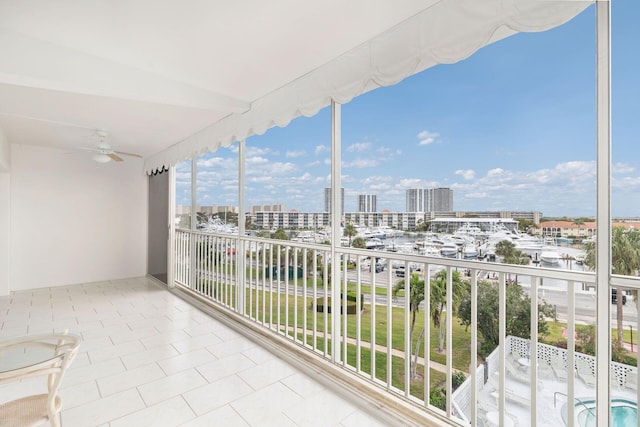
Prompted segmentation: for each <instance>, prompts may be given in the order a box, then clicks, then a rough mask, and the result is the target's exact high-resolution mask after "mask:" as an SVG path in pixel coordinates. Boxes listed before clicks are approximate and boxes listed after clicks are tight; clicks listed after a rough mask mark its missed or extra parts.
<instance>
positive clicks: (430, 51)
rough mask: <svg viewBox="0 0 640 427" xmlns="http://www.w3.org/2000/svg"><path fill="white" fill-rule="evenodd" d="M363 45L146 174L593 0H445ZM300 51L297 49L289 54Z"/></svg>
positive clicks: (544, 25)
mask: <svg viewBox="0 0 640 427" xmlns="http://www.w3.org/2000/svg"><path fill="white" fill-rule="evenodd" d="M429 3H431V4H430V5H429V7H427V8H426V9H424V10H423V11H421V12H420V13H418V14H416V15H415V16H413V17H411V18H409V19H407V20H406V21H404V22H402V23H401V24H399V25H397V26H395V27H394V28H392V29H391V30H388V31H386V32H384V33H382V34H380V35H378V36H376V37H374V38H372V39H370V40H369V41H367V42H365V43H363V44H361V45H360V46H358V47H356V48H354V49H352V50H350V51H348V52H346V53H344V54H343V55H341V56H339V57H336V58H335V59H333V60H331V61H329V62H328V63H326V64H325V65H323V66H321V67H319V68H317V69H315V70H313V71H312V72H309V73H307V74H306V75H304V76H301V77H299V78H298V79H296V80H294V81H291V82H290V83H288V84H286V85H284V86H282V87H281V88H279V89H277V90H275V91H273V92H271V93H269V94H268V95H266V96H264V97H262V98H260V99H258V100H255V101H254V102H252V103H251V108H250V109H249V110H248V111H246V112H244V113H233V114H230V115H228V116H226V117H225V118H223V119H221V120H220V121H218V122H217V123H214V124H212V125H210V126H208V127H207V128H205V129H203V130H202V131H200V132H198V133H196V134H194V135H191V136H190V137H188V138H186V139H184V140H183V141H180V142H178V143H177V144H175V145H173V146H171V147H169V148H168V149H166V150H164V151H162V152H159V153H157V154H155V155H152V156H151V157H149V158H148V159H147V160H146V162H145V169H146V171H147V172H151V171H154V170H156V169H158V168H162V167H163V166H164V167H168V166H170V165H173V164H175V163H177V162H179V161H182V160H184V159H187V158H191V157H192V156H194V155H198V154H201V153H203V152H205V151H215V150H216V149H217V148H219V147H224V146H228V145H229V144H231V143H233V142H234V141H239V140H243V139H246V138H247V137H249V136H251V135H260V134H263V133H264V132H266V131H267V130H268V129H269V128H271V127H273V126H286V125H287V124H288V123H289V122H290V121H291V120H292V119H294V118H296V117H298V116H300V115H304V116H312V115H314V114H316V113H317V112H318V111H319V110H320V109H321V108H323V107H325V106H327V105H329V103H330V101H331V99H333V100H335V101H336V102H339V103H347V102H349V101H350V100H351V99H353V98H354V97H355V96H358V95H360V94H362V93H365V92H367V91H370V90H372V89H375V88H377V87H381V86H389V85H393V84H395V83H398V82H399V81H401V80H402V79H404V78H406V77H408V76H411V75H413V74H416V73H419V72H420V71H423V70H425V69H427V68H429V67H432V66H434V65H437V64H443V63H453V62H456V61H460V60H462V59H464V58H467V57H468V56H470V55H471V54H473V53H474V52H475V51H477V50H478V49H480V48H481V47H483V46H486V45H488V44H491V43H493V42H496V41H498V40H501V39H503V38H505V37H508V36H510V35H513V34H515V33H518V32H533V31H544V30H547V29H550V28H553V27H556V26H559V25H561V24H563V23H565V22H566V21H568V20H570V19H571V18H573V17H574V16H576V15H577V14H579V13H580V12H582V11H583V10H584V9H585V8H586V7H588V6H589V5H590V4H591V3H592V1H583V0H579V1H555V0H440V1H436V2H433V1H432V2H429ZM291 54H292V55H295V52H292V53H291Z"/></svg>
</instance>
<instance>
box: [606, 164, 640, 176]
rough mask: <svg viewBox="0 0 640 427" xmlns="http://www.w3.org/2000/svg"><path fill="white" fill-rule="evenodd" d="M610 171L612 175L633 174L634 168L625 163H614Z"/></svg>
mask: <svg viewBox="0 0 640 427" xmlns="http://www.w3.org/2000/svg"><path fill="white" fill-rule="evenodd" d="M611 169H612V173H614V174H619V173H632V172H635V168H634V167H633V166H631V165H628V164H625V163H615V164H613V166H612V168H611Z"/></svg>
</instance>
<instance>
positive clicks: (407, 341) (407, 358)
mask: <svg viewBox="0 0 640 427" xmlns="http://www.w3.org/2000/svg"><path fill="white" fill-rule="evenodd" d="M411 291H412V289H411V264H409V262H408V261H405V263H404V395H405V396H406V397H409V395H410V394H411V339H412V338H413V337H412V336H411ZM392 346H393V343H392Z"/></svg>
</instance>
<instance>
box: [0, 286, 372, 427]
mask: <svg viewBox="0 0 640 427" xmlns="http://www.w3.org/2000/svg"><path fill="white" fill-rule="evenodd" d="M0 312H1V313H2V315H3V319H2V320H1V321H0V339H9V338H13V337H16V336H20V335H24V334H30V333H34V332H35V331H40V332H45V331H47V332H52V331H54V330H55V331H62V330H64V329H68V330H69V332H70V333H75V334H78V335H80V336H81V337H82V338H83V339H84V340H85V341H84V342H83V343H81V345H80V350H79V353H78V356H77V358H76V360H75V361H74V363H73V364H72V365H71V367H70V368H69V371H68V372H67V374H66V376H65V377H64V379H63V381H62V385H61V390H60V393H61V395H62V397H63V401H64V405H63V407H64V409H63V413H62V422H63V425H64V426H65V427H74V426H82V427H87V426H102V425H104V426H105V427H107V426H110V427H115V426H144V425H153V426H173V425H175V426H178V425H181V426H185V427H196V426H222V425H224V426H227V425H228V426H239V427H242V426H252V427H255V426H278V427H280V426H300V427H303V426H304V427H306V426H309V425H323V426H324V425H335V426H345V427H355V426H375V425H379V424H378V423H377V422H376V417H375V415H369V414H368V413H366V412H364V411H363V410H362V409H361V407H360V406H358V405H357V404H355V403H352V402H351V401H350V400H348V399H345V398H344V396H343V395H342V394H341V393H342V392H341V391H339V390H333V389H331V388H327V386H326V385H324V384H321V383H320V382H317V381H316V380H315V379H313V378H312V377H311V376H307V375H305V374H304V373H303V372H301V371H299V370H298V369H297V368H296V367H294V366H292V365H289V364H288V363H287V362H285V361H283V360H282V359H280V358H278V357H277V356H276V355H275V354H273V353H271V352H269V351H268V350H266V349H265V348H263V347H261V346H260V345H259V344H258V343H256V342H253V341H252V340H250V339H248V338H245V337H244V336H243V335H242V334H239V333H238V332H236V331H235V330H233V329H231V328H229V327H228V326H227V325H224V324H222V323H220V322H219V321H218V320H217V319H214V318H212V317H210V316H209V315H207V314H206V313H203V312H202V311H200V310H198V309H197V308H196V307H194V306H192V305H190V304H189V303H187V302H186V301H184V300H182V299H180V298H178V297H177V296H175V295H173V294H172V293H170V292H168V291H167V290H166V289H164V288H163V287H162V286H160V285H158V284H157V282H155V281H153V280H150V279H147V278H134V279H125V280H115V281H108V282H99V283H89V284H79V285H73V286H65V287H59V288H44V289H38V290H33V291H21V292H16V293H14V294H12V295H10V296H8V297H0ZM44 389H45V385H44V383H43V382H42V381H40V379H37V378H34V379H31V380H29V381H23V382H21V383H11V384H5V385H3V386H1V387H0V395H1V396H2V398H1V400H2V401H6V400H10V399H14V398H19V397H22V396H24V395H28V394H33V393H38V392H43V391H44ZM319 414H321V416H319Z"/></svg>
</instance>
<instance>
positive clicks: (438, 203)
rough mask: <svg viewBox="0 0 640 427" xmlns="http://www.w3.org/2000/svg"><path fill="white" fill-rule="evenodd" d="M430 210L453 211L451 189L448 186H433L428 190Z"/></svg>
mask: <svg viewBox="0 0 640 427" xmlns="http://www.w3.org/2000/svg"><path fill="white" fill-rule="evenodd" d="M429 193H430V197H429V199H430V200H431V212H452V211H453V190H451V189H450V188H433V189H430V190H429Z"/></svg>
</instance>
